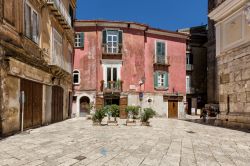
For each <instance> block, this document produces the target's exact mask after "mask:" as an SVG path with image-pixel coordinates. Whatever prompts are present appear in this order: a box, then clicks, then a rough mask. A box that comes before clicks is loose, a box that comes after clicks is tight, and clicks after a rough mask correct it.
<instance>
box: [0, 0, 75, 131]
mask: <svg viewBox="0 0 250 166" xmlns="http://www.w3.org/2000/svg"><path fill="white" fill-rule="evenodd" d="M75 8H76V1H75V0H18V1H17V0H0V64H1V65H0V127H1V128H0V129H1V130H0V134H2V135H8V134H12V133H15V132H18V131H20V129H21V119H22V118H21V117H22V116H21V115H22V113H23V114H24V123H23V127H24V129H29V128H33V127H38V126H42V125H47V124H49V123H54V122H58V121H61V120H63V119H66V118H68V117H69V115H70V114H71V112H70V110H71V102H70V101H71V100H70V98H71V97H70V96H71V94H72V77H71V75H72V58H73V57H72V56H73V46H74V29H73V27H72V25H73V19H74V15H75ZM21 92H24V109H23V110H22V107H21V101H23V100H22V98H21V97H20V96H21V95H20V94H21Z"/></svg>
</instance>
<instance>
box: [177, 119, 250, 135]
mask: <svg viewBox="0 0 250 166" xmlns="http://www.w3.org/2000/svg"><path fill="white" fill-rule="evenodd" d="M181 120H183V121H187V122H193V123H199V124H202V125H207V126H214V127H221V128H227V129H231V130H237V131H242V132H246V133H250V129H249V128H241V127H238V126H229V125H223V123H222V121H221V120H219V119H217V118H215V117H209V118H208V119H206V120H204V119H202V118H198V117H195V118H186V119H181Z"/></svg>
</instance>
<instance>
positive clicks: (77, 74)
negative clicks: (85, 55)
mask: <svg viewBox="0 0 250 166" xmlns="http://www.w3.org/2000/svg"><path fill="white" fill-rule="evenodd" d="M73 83H74V84H76V85H77V84H80V72H79V70H74V71H73Z"/></svg>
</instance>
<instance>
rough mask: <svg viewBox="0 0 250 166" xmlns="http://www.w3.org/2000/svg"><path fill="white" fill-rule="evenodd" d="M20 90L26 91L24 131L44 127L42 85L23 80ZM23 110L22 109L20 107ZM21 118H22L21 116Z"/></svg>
mask: <svg viewBox="0 0 250 166" xmlns="http://www.w3.org/2000/svg"><path fill="white" fill-rule="evenodd" d="M20 90H21V91H24V96H25V102H24V110H22V111H24V129H27V128H31V127H36V126H41V125H42V103H43V102H42V99H43V98H42V97H43V90H42V84H39V83H36V82H33V81H29V80H25V79H22V80H21V86H20ZM20 108H21V107H20ZM20 118H21V116H20Z"/></svg>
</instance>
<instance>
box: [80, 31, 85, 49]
mask: <svg viewBox="0 0 250 166" xmlns="http://www.w3.org/2000/svg"><path fill="white" fill-rule="evenodd" d="M80 47H84V33H83V32H81V33H80Z"/></svg>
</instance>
